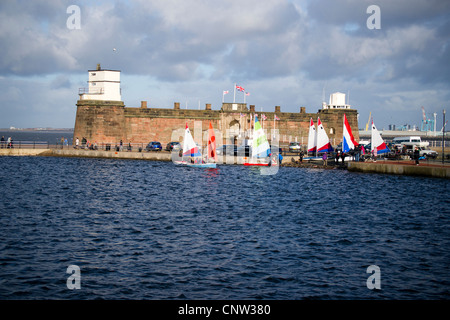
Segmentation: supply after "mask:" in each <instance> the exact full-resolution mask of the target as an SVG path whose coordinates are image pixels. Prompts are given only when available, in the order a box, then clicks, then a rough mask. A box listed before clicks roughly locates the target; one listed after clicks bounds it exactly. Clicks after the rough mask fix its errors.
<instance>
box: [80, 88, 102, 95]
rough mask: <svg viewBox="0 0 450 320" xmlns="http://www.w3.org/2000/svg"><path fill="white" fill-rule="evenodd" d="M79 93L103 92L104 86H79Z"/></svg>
mask: <svg viewBox="0 0 450 320" xmlns="http://www.w3.org/2000/svg"><path fill="white" fill-rule="evenodd" d="M78 94H103V88H95V89H94V88H78Z"/></svg>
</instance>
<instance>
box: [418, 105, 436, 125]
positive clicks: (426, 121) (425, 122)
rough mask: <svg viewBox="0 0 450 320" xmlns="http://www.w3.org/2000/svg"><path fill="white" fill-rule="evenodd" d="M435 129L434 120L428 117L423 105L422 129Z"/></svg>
mask: <svg viewBox="0 0 450 320" xmlns="http://www.w3.org/2000/svg"><path fill="white" fill-rule="evenodd" d="M433 130H435V129H434V120H432V119H427V115H426V113H425V108H424V107H423V106H422V126H421V128H420V131H433Z"/></svg>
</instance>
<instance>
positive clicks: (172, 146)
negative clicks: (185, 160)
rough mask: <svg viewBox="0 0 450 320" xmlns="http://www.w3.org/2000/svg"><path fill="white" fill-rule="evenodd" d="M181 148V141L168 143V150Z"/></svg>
mask: <svg viewBox="0 0 450 320" xmlns="http://www.w3.org/2000/svg"><path fill="white" fill-rule="evenodd" d="M180 148H181V146H180V143H179V142H175V141H172V142H169V143H168V144H167V145H166V150H167V151H172V150H178V149H180Z"/></svg>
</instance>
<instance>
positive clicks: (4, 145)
mask: <svg viewBox="0 0 450 320" xmlns="http://www.w3.org/2000/svg"><path fill="white" fill-rule="evenodd" d="M0 148H1V149H14V148H16V149H49V148H50V144H49V142H48V141H15V140H12V141H11V142H8V141H1V142H0Z"/></svg>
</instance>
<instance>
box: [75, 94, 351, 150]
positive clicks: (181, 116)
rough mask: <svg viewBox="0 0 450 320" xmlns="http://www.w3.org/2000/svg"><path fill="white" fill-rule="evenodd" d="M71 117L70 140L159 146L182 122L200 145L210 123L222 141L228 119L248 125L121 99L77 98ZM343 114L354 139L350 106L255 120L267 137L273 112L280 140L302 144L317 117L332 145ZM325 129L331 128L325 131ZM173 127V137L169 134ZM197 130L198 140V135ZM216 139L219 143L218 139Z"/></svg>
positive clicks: (218, 114) (236, 115)
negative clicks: (128, 105) (127, 103)
mask: <svg viewBox="0 0 450 320" xmlns="http://www.w3.org/2000/svg"><path fill="white" fill-rule="evenodd" d="M77 108H78V109H77V115H76V120H75V130H74V140H75V138H76V137H78V138H79V139H80V141H81V139H82V138H83V137H86V139H87V140H89V141H91V142H94V141H96V142H97V143H98V144H101V143H111V144H113V145H114V144H116V143H119V141H120V140H122V141H123V142H124V143H128V142H131V143H143V144H147V143H148V142H150V141H159V142H161V143H162V144H163V146H165V144H166V143H168V142H170V141H173V140H175V141H181V140H180V137H183V136H184V128H185V126H186V122H187V123H188V126H189V128H190V130H191V132H192V135H193V136H194V139H195V140H196V142H198V143H202V144H205V143H206V132H207V130H208V127H209V123H210V122H211V123H212V125H213V127H214V128H215V129H216V130H217V131H218V132H219V135H220V133H221V132H222V133H223V137H222V138H223V139H222V142H223V143H233V142H232V141H230V140H228V141H226V138H227V137H226V136H225V135H226V130H227V129H228V128H229V125H230V123H231V122H232V121H235V122H236V121H238V122H240V124H241V129H242V130H243V129H249V128H250V126H251V124H250V113H249V112H242V114H244V115H245V116H244V117H241V116H240V115H241V112H227V111H225V112H223V111H219V110H186V109H158V108H125V107H124V106H123V103H117V102H102V101H78V103H77ZM344 113H345V114H346V115H347V119H348V121H349V123H350V126H351V127H352V129H353V134H354V136H355V139H356V140H357V141H358V140H359V134H358V122H357V111H356V110H319V112H318V113H317V114H316V113H304V112H303V113H284V112H276V113H274V112H265V113H264V114H265V115H266V116H267V120H266V121H262V120H261V119H260V121H261V123H262V125H263V128H264V129H266V130H267V133H268V137H269V139H270V133H271V129H273V125H274V122H273V118H274V115H275V114H276V115H277V116H278V117H279V118H280V121H276V122H275V128H276V129H278V130H279V134H280V141H281V142H282V143H287V142H289V141H295V138H296V137H297V141H298V142H302V141H303V144H306V143H307V140H308V132H309V121H310V118H311V117H312V118H313V121H314V123H315V124H316V125H317V117H318V116H319V117H320V119H321V121H322V123H323V126H324V128H325V130H326V132H327V134H328V137H329V138H330V141H331V143H332V144H333V145H336V144H338V143H340V142H341V141H342V131H343V115H344ZM195 122H201V127H195V125H194V124H195ZM330 129H333V131H332V132H330ZM174 130H178V134H177V135H175V138H174V137H173V136H172V132H173V131H174ZM202 134H203V141H200V139H199V138H200V137H201V136H202ZM217 138H218V142H219V144H220V137H217Z"/></svg>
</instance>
